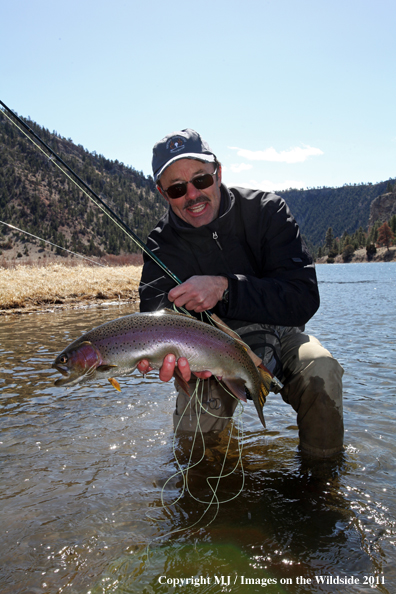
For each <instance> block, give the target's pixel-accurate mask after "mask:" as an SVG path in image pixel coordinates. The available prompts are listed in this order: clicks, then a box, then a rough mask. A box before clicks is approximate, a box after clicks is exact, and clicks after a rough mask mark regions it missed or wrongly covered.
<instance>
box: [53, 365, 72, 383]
mask: <svg viewBox="0 0 396 594" xmlns="http://www.w3.org/2000/svg"><path fill="white" fill-rule="evenodd" d="M51 367H53V368H54V369H56V370H57V371H59V373H61V374H62V375H63V377H60V378H59V379H57V380H55V382H54V383H55V386H65V385H73V382H74V383H77V381H76V380H75V378H73V377H71V375H70V372H69V370H68V369H67V368H65V367H62V365H59V364H57V363H53V364H52V365H51ZM77 380H78V378H77Z"/></svg>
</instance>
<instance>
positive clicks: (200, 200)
mask: <svg viewBox="0 0 396 594" xmlns="http://www.w3.org/2000/svg"><path fill="white" fill-rule="evenodd" d="M205 202H210V200H209V198H208V197H207V196H204V195H202V196H200V197H199V198H196V199H195V200H189V201H188V202H186V203H185V205H184V210H186V208H191V207H192V206H195V205H196V204H203V203H205Z"/></svg>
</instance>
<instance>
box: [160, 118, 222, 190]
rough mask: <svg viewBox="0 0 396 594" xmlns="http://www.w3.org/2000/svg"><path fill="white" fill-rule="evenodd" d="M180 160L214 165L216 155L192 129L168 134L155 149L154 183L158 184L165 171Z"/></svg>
mask: <svg viewBox="0 0 396 594" xmlns="http://www.w3.org/2000/svg"><path fill="white" fill-rule="evenodd" d="M178 159H197V160H198V161H204V162H205V163H214V162H215V161H216V155H215V154H214V153H213V152H212V151H211V150H210V147H209V145H208V143H207V142H205V141H204V140H202V138H201V136H200V135H199V134H198V132H195V130H192V129H191V128H186V129H185V130H180V132H173V133H172V134H168V136H165V138H163V139H162V140H160V141H159V142H157V143H156V144H155V145H154V148H153V161H152V166H153V176H154V181H155V182H157V181H158V179H159V178H160V177H161V175H162V174H163V172H164V171H165V169H166V168H167V167H169V165H171V164H172V163H174V162H175V161H177V160H178Z"/></svg>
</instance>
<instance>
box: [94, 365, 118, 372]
mask: <svg viewBox="0 0 396 594" xmlns="http://www.w3.org/2000/svg"><path fill="white" fill-rule="evenodd" d="M113 367H118V365H106V364H105V363H104V364H103V365H99V367H97V368H96V371H109V369H112V368H113Z"/></svg>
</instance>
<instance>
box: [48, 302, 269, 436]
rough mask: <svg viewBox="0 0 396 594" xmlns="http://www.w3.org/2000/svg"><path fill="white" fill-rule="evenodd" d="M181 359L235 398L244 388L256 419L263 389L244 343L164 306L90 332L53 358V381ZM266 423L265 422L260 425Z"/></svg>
mask: <svg viewBox="0 0 396 594" xmlns="http://www.w3.org/2000/svg"><path fill="white" fill-rule="evenodd" d="M169 353H172V354H174V355H175V357H176V359H178V358H179V357H186V358H187V359H188V362H189V364H190V369H191V371H193V372H194V371H197V372H198V371H210V372H211V373H212V374H213V375H215V376H217V377H219V378H221V379H222V381H223V382H224V383H225V384H226V386H227V387H228V388H229V389H230V390H231V391H232V392H233V393H234V394H235V395H236V396H237V397H238V398H240V399H242V400H246V397H245V388H247V389H248V391H249V393H250V395H251V397H252V399H253V401H254V404H255V406H256V409H257V412H258V414H259V417H260V420H261V422H262V423H263V424H264V417H263V412H262V409H263V405H264V402H265V396H266V395H267V394H268V389H267V388H266V386H264V384H263V382H262V378H261V375H260V373H259V372H258V370H257V367H256V366H255V364H254V363H253V361H252V360H251V358H250V357H249V355H248V354H247V352H246V349H245V348H244V346H243V345H242V344H241V343H240V342H238V341H237V340H235V339H234V338H232V337H230V336H228V335H227V334H225V333H224V332H222V331H221V330H219V329H218V328H215V327H213V326H211V325H209V324H206V323H204V322H200V321H199V320H196V319H195V318H193V317H191V316H186V315H183V314H178V313H176V312H171V311H169V310H161V311H160V312H155V313H134V314H131V315H128V316H124V317H122V318H118V319H116V320H113V321H111V322H107V323H105V324H102V325H101V326H98V327H97V328H94V329H93V330H90V331H89V332H87V333H86V334H84V335H83V336H82V337H81V338H79V339H77V340H75V341H74V342H73V343H72V344H70V345H69V346H68V347H67V348H66V349H65V350H64V351H62V353H61V354H60V355H58V357H57V358H56V360H55V362H54V364H53V367H54V368H55V369H57V370H58V371H60V372H61V373H62V375H63V376H64V377H63V378H61V379H59V380H57V381H56V382H55V384H56V385H58V386H62V385H70V386H72V385H75V384H77V383H83V382H86V381H89V380H93V379H96V380H97V379H102V378H113V377H114V376H123V375H127V374H129V373H131V372H132V371H134V370H135V369H136V366H137V364H138V363H139V361H141V360H142V359H148V360H149V361H150V364H151V366H152V367H153V368H156V369H159V368H160V367H161V365H162V363H163V359H164V357H165V355H167V354H169ZM264 426H265V424H264Z"/></svg>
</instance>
